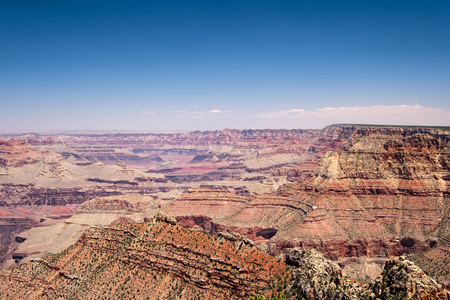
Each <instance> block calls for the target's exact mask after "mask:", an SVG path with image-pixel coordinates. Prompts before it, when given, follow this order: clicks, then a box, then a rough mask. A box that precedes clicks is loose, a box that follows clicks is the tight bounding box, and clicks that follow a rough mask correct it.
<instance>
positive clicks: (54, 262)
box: [0, 214, 290, 299]
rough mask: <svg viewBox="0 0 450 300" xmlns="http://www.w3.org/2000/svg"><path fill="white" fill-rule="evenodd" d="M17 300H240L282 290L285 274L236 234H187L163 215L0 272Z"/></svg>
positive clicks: (1, 285)
mask: <svg viewBox="0 0 450 300" xmlns="http://www.w3.org/2000/svg"><path fill="white" fill-rule="evenodd" d="M0 276H1V277H2V280H1V281H0V296H1V297H2V298H11V297H12V298H20V299H55V298H65V299H69V298H77V299H100V298H109V299H113V298H114V299H118V298H123V297H125V298H129V297H130V295H133V297H134V298H136V299H163V298H164V299H170V298H173V299H246V298H248V297H249V296H251V295H254V294H263V295H271V294H274V293H278V292H279V291H282V290H283V289H284V288H285V282H287V280H289V278H290V273H289V268H288V267H287V266H286V265H285V264H284V263H283V262H282V261H279V260H277V259H275V258H273V257H271V256H269V255H267V254H264V253H262V252H260V251H259V250H258V249H256V248H255V247H253V246H252V245H251V244H250V243H248V242H247V241H245V239H244V240H241V239H240V238H236V235H233V236H231V238H230V237H228V236H227V235H226V234H225V235H215V236H210V235H206V234H204V233H201V232H195V231H189V230H186V229H184V228H182V227H181V226H179V225H177V224H176V222H175V221H174V220H173V219H171V218H169V217H166V216H164V215H161V214H158V215H157V216H156V217H154V218H152V219H150V220H149V221H148V222H145V223H129V224H119V225H115V226H109V227H103V226H92V227H91V228H90V229H89V230H87V231H86V232H85V233H84V234H83V236H82V237H81V238H80V239H79V240H78V242H77V243H76V244H74V245H73V246H71V247H70V248H68V249H66V250H64V251H63V252H61V253H59V254H57V255H51V256H47V257H44V258H42V259H35V260H33V261H31V262H29V263H27V264H24V265H21V266H19V267H16V268H12V269H10V270H7V271H4V272H2V273H0Z"/></svg>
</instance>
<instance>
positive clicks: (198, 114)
mask: <svg viewBox="0 0 450 300" xmlns="http://www.w3.org/2000/svg"><path fill="white" fill-rule="evenodd" d="M232 112H233V111H232V110H220V109H213V110H210V111H188V110H186V109H183V110H174V111H173V113H174V114H175V118H179V119H180V118H192V119H201V118H206V117H216V118H220V117H232V116H233V114H232Z"/></svg>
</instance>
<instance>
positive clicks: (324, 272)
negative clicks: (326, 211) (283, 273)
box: [286, 249, 364, 300]
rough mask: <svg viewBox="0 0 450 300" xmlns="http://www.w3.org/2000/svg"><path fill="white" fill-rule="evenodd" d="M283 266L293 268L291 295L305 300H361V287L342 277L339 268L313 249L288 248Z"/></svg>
mask: <svg viewBox="0 0 450 300" xmlns="http://www.w3.org/2000/svg"><path fill="white" fill-rule="evenodd" d="M286 263H288V264H290V265H293V266H294V267H295V269H294V270H293V271H292V275H293V280H294V283H293V285H292V286H291V293H292V294H294V295H299V296H301V297H302V298H306V299H355V300H356V299H361V298H360V297H361V296H362V295H363V294H364V287H363V286H362V285H361V284H359V283H357V282H355V281H354V280H351V279H349V278H345V277H344V276H343V275H342V270H341V268H340V267H339V266H338V265H337V264H335V263H333V262H331V261H330V260H327V259H325V258H324V257H323V256H322V254H320V253H319V252H317V251H316V250H314V249H310V250H307V251H304V250H298V249H288V250H287V251H286Z"/></svg>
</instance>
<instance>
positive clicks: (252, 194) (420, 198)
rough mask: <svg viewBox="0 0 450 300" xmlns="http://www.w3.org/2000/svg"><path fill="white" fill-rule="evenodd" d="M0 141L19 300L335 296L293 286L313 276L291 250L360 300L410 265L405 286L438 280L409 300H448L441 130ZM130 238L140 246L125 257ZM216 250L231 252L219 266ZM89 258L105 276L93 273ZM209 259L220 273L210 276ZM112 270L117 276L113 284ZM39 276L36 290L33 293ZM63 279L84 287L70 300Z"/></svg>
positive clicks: (447, 179)
mask: <svg viewBox="0 0 450 300" xmlns="http://www.w3.org/2000/svg"><path fill="white" fill-rule="evenodd" d="M1 139H2V140H1V141H0V229H1V230H0V242H1V245H0V262H1V264H2V267H3V269H4V270H6V271H4V272H3V273H2V275H1V276H4V277H5V278H8V279H7V280H9V282H11V280H12V281H13V282H18V284H19V285H22V286H23V285H26V284H28V285H29V284H32V286H33V288H32V289H29V290H23V291H24V293H25V294H22V295H27V296H26V297H29V298H30V299H34V297H35V298H38V296H39V295H44V294H45V295H47V297H48V298H53V297H55V295H59V296H61V297H81V296H82V295H87V294H77V293H75V292H74V289H75V287H77V288H79V287H80V286H79V284H80V283H81V282H82V286H84V287H83V289H84V290H86V293H88V295H91V296H90V297H93V298H96V296H95V295H100V294H101V293H105V292H106V293H112V294H108V295H110V296H112V295H125V294H126V292H123V289H124V290H125V291H126V290H128V291H131V290H133V291H135V290H136V289H138V290H141V291H142V287H143V286H146V287H147V288H150V289H152V290H154V291H158V293H159V294H155V295H158V296H155V298H154V299H158V297H163V296H164V295H166V294H164V293H169V294H170V293H172V294H171V295H177V296H176V298H177V297H178V298H180V299H194V298H195V297H197V296H198V297H212V296H214V297H216V298H217V299H221V298H232V299H233V298H235V299H241V298H248V297H251V296H255V295H265V296H270V295H272V296H275V295H277V293H279V292H282V293H284V295H291V296H292V297H294V296H295V295H298V293H302V295H303V297H312V298H316V297H318V295H319V294H317V293H319V292H321V293H330V291H329V290H327V289H329V286H328V285H327V286H326V287H323V289H324V290H321V291H319V288H316V289H310V290H301V289H300V290H295V291H294V290H293V289H292V285H291V286H290V287H288V286H289V284H287V283H286V282H291V281H292V282H293V281H295V280H297V282H298V281H300V282H301V281H302V280H303V281H304V285H307V284H311V282H312V281H314V280H316V279H317V278H316V279H312V278H309V277H308V278H309V279H308V278H306V277H305V276H304V274H303V273H301V271H299V269H298V268H299V266H300V263H299V262H298V261H299V259H300V258H299V257H298V255H300V254H298V253H300V252H298V253H297V252H295V253H297V254H295V253H294V252H292V251H293V250H292V249H293V248H296V249H297V250H296V251H303V252H301V253H303V254H301V255H309V256H310V258H308V259H312V260H313V261H315V262H316V263H317V264H318V265H320V264H322V267H323V268H331V269H333V270H335V271H333V272H335V273H336V272H337V273H336V274H335V277H339V278H341V277H342V280H341V279H340V280H339V284H338V283H333V284H334V285H335V286H338V287H340V288H342V289H343V290H346V289H347V288H348V289H350V290H353V291H354V293H355V295H359V296H358V297H360V296H361V295H369V296H370V294H371V293H374V295H378V294H380V295H381V294H383V293H385V294H383V295H385V296H386V295H387V294H386V293H388V292H386V291H387V290H386V283H384V281H383V280H385V279H386V278H387V277H388V276H391V275H392V274H391V273H392V272H393V271H392V269H395V270H397V268H398V265H399V264H406V265H407V267H401V268H406V269H408V268H410V269H411V272H412V273H411V274H413V273H414V272H415V273H414V274H416V275H417V274H419V273H420V272H422V270H424V271H426V273H427V274H428V275H430V276H431V277H430V278H429V277H427V279H426V280H425V279H424V278H425V277H423V276H425V275H424V274H423V276H422V275H420V276H419V275H417V276H416V275H414V276H415V277H414V276H413V277H414V278H415V279H414V280H416V279H417V278H419V277H420V278H421V279H420V280H425V281H426V282H428V283H427V284H425V285H423V286H427V287H430V288H429V290H427V291H425V292H424V291H421V292H417V291H418V290H417V291H416V292H417V293H419V294H420V295H422V296H423V299H426V297H429V296H430V295H431V294H430V293H431V292H430V290H433V292H432V293H434V294H432V295H434V297H443V298H442V299H448V298H445V297H447V296H445V295H447V294H445V290H444V289H443V288H442V287H444V288H445V287H446V288H449V287H450V277H449V276H450V275H449V274H450V271H449V270H450V269H449V268H450V267H449V259H448V253H449V249H450V245H449V242H450V236H449V232H450V229H449V224H450V223H449V212H450V207H449V188H448V187H449V183H450V129H449V128H445V127H400V126H369V125H364V126H363V125H330V126H327V127H325V128H323V129H321V130H308V129H305V130H300V129H298V130H283V129H277V130H269V129H267V130H234V129H225V130H222V131H206V132H200V131H195V132H189V133H167V134H164V133H158V134H156V133H155V134H152V133H148V134H144V133H136V134H134V133H108V134H106V133H101V134H37V133H29V134H4V135H3V136H2V137H1ZM155 216H159V217H155ZM155 218H156V219H155ZM158 218H159V219H158ZM149 222H150V223H149ZM161 222H162V223H161ZM133 224H134V225H133ZM149 224H153V225H149ZM161 224H168V225H164V226H162V225H161ZM158 226H159V227H161V226H162V227H161V228H159V227H158ZM174 226H175V227H174ZM172 227H173V228H175V229H173V230H175V231H173V230H172V229H170V228H172ZM114 228H115V229H114ZM157 228H159V229H157ZM181 228H184V229H181ZM169 229H170V230H171V231H170V232H165V230H169ZM115 230H116V231H117V230H119V231H120V232H121V233H120V234H119V235H120V236H116V235H115V234H114V232H116V231H115ZM161 230H162V231H161ZM185 230H188V231H185ZM137 232H139V233H137ZM174 232H175V233H174ZM172 234H174V236H172ZM127 235H131V236H133V237H135V238H136V239H137V240H136V241H133V242H131V244H130V245H131V248H130V247H129V246H127V243H129V238H130V237H129V236H128V237H127ZM191 235H192V236H191ZM138 236H139V238H138ZM183 236H185V237H183ZM186 236H190V237H189V238H186ZM147 237H148V238H150V237H151V239H153V240H154V241H155V242H156V241H157V243H162V245H164V247H163V246H161V247H156V246H155V247H156V248H154V249H146V248H145V247H147V246H145V247H144V246H143V244H142V245H141V244H139V243H143V241H144V240H145V239H146V238H147ZM200 237H201V240H202V241H200ZM227 238H228V240H227ZM167 239H170V240H171V241H173V240H174V239H176V241H177V242H176V243H175V242H174V244H171V243H170V242H169V240H167ZM196 239H199V241H198V242H193V241H194V240H195V241H196ZM223 239H225V240H227V241H231V242H232V243H234V244H230V245H225V244H223V242H221V241H222V240H223ZM184 243H192V244H186V245H185V244H184ZM217 243H219V244H217ZM238 244H239V245H240V246H239V245H238ZM119 245H121V246H119ZM198 247H202V249H199V248H198ZM211 247H212V248H211ZM214 247H228V248H229V249H228V248H227V249H223V250H220V251H219V250H217V249H216V250H212V249H214ZM242 247H243V248H242ZM237 248H239V249H237ZM106 249H109V250H108V251H109V252H108V251H107V252H105V251H106ZM112 249H114V250H112ZM180 249H183V251H184V252H183V253H181V252H179V251H181V250H180ZM232 249H234V250H232ZM97 251H99V252H98V253H97ZM217 251H219V252H220V253H230V254H228V255H226V256H224V257H222V258H219V257H217V258H213V257H212V256H211V253H216V252H217ZM233 251H236V252H233ZM242 251H243V252H242ZM305 251H306V252H305ZM308 251H309V252H308ZM311 251H316V252H317V254H316V252H311ZM232 252H233V253H234V254H231V253H232ZM145 253H146V254H145ZM174 253H175V254H174ZM248 253H252V254H251V255H255V257H254V258H252V257H250V256H249V254H248ZM305 253H307V254H305ZM48 255H50V256H48ZM97 255H98V256H100V257H102V259H104V260H105V261H109V262H110V265H108V266H107V267H105V266H102V267H101V266H100V265H98V262H97V265H96V261H97V260H98V258H97V259H96V257H97ZM142 255H143V257H142ZM146 255H148V256H146ZM293 255H294V256H295V259H294V258H292V256H293ZM47 256H48V258H46V257H47ZM309 256H308V257H309ZM73 257H77V258H76V260H75V261H74V258H73ZM177 257H184V258H186V259H188V261H189V263H187V262H186V259H181V258H177ZM226 257H227V258H226ZM230 257H232V258H230ZM289 257H291V259H290V258H289ZM311 257H312V258H311ZM206 258H207V259H206ZM244 258H245V259H244ZM205 259H206V261H205ZM242 259H244V260H242ZM258 259H261V260H264V261H265V263H264V264H265V265H264V268H263V269H264V270H263V269H261V270H259V269H258V268H261V265H260V264H259V263H257V261H258ZM280 259H281V260H280ZM302 259H304V258H302ZM305 259H306V258H305ZM406 259H409V260H412V261H414V263H415V264H416V265H417V266H418V267H417V266H415V265H413V264H412V263H411V262H409V261H407V260H406ZM228 260H229V262H227V261H228ZM283 261H284V262H283ZM75 262H77V264H74V263H75ZM213 262H215V263H218V265H217V266H215V267H214V268H216V271H214V272H213V271H211V270H210V269H208V268H211V266H212V264H213ZM319 262H321V263H319ZM215 263H214V264H215ZM230 264H231V265H230ZM272 264H273V265H272ZM324 264H325V265H326V267H324ZM130 265H133V266H140V267H139V268H138V269H127V268H129V266H130ZM238 265H239V266H238ZM181 266H184V267H181ZM330 266H332V267H330ZM11 267H13V268H12V269H10V268H11ZM63 267H64V268H65V269H64V271H61V270H62V269H61V268H63ZM419 267H420V268H421V269H422V270H421V269H420V268H419ZM42 268H44V269H42ZM95 268H102V270H103V271H102V272H101V273H98V274H102V275H101V276H100V275H98V276H99V278H100V277H101V280H99V281H98V282H97V281H96V280H95V279H93V277H89V278H87V277H86V276H88V275H86V276H85V277H83V276H81V275H80V274H92V276H94V274H97V273H96V271H95ZM233 268H234V269H236V270H239V271H238V273H239V276H238V275H233V274H234V273H233V272H234V271H233V272H232V270H233ZM268 268H269V269H270V270H271V272H269V273H267V274H266V273H265V272H266V271H267V270H269V269H268ZM389 268H390V269H389ZM125 269H127V270H128V271H124V270H125ZM144 270H145V271H144ZM195 270H197V271H195ZM249 270H252V271H249ZM274 270H276V271H274ZM272 271H273V272H272ZM30 272H31V273H30ZM33 272H34V273H33ZM42 272H43V273H42ZM117 272H121V274H122V275H123V276H122V275H121V276H122V277H123V278H122V277H120V278H117V277H114V278H112V277H108V276H111V275H108V274H109V273H114V274H115V273H117ZM211 272H212V273H211ZM274 272H275V273H274ZM277 272H278V273H277ZM328 273H329V272H328ZM422 273H423V272H422ZM422 273H420V274H422ZM32 274H39V275H36V276H37V277H39V278H41V279H39V280H40V281H39V282H33V283H31V282H32V281H33V280H34V279H33V278H35V277H34V276H35V275H32ZM58 274H59V275H58ZM61 274H63V275H61ZM68 274H71V275H70V276H69V275H68ZM74 274H78V275H74ZM127 274H128V275H127ZM133 274H134V275H133ZM149 274H151V276H150V275H149ZM249 274H258V276H260V277H261V278H259V277H258V279H255V278H254V277H252V276H253V275H252V276H250V275H249ZM276 274H278V275H276ZM302 274H303V275H302ZM333 274H334V273H333ZM125 275H126V276H125ZM338 275H339V276H338ZM89 276H91V275H89ZM96 276H97V275H96ZM127 276H128V277H129V278H128V277H127ZM148 276H150V277H151V280H147V279H145V280H144V277H145V278H148ZM255 276H256V275H255ZM380 276H381V277H380ZM408 276H409V275H408ZM411 276H412V275H411ZM411 276H410V277H408V278H409V279H408V280H412V279H411V278H413V277H411ZM70 277H72V278H70ZM75 277H76V278H78V279H80V278H83V280H74V278H75ZM127 278H128V279H127ZM305 278H306V279H305ZM314 278H315V277H314ZM345 278H352V279H351V280H353V281H355V280H357V281H358V282H361V284H364V288H362V289H357V288H356V287H353V285H352V284H353V283H351V282H352V281H346V280H347V279H345ZM405 278H406V277H405ZM432 278H434V279H432ZM19 279H20V280H19ZM68 280H69V282H78V283H74V285H73V287H72V288H71V289H67V287H64V286H65V285H66V284H67V281H68ZM255 280H256V281H257V282H258V284H254V281H255ZM305 280H306V281H307V282H306V281H305ZM311 280H312V281H311ZM386 280H387V279H386ZM405 280H406V279H405ZM417 280H418V279H417ZM109 281H114V282H116V284H115V285H108V284H106V283H105V282H109ZM435 281H436V282H438V283H439V284H440V285H439V284H438V283H436V282H435ZM27 282H28V283H27ZM432 282H435V284H436V287H433V288H431V286H432V285H433V284H432ZM12 286H14V285H12ZM410 286H411V285H410ZM410 286H408V289H410ZM438 286H439V287H438ZM118 287H120V289H121V290H120V291H119V290H118ZM139 287H141V288H139ZM316 287H317V286H316ZM350 287H352V288H350ZM11 288H12V287H11ZM105 289H106V290H105ZM108 289H111V291H112V292H111V291H110V290H108ZM0 290H1V289H0ZM337 290H339V288H338V289H337ZM369 290H370V293H369V292H368V291H369ZM402 291H403V290H402ZM404 291H405V293H406V290H404ZM407 292H408V293H410V294H411V295H413V294H414V292H412V293H411V290H408V291H407ZM2 293H3V294H2V295H6V294H8V293H9V295H11V289H9V290H8V289H6V290H5V289H3V290H2ZM96 293H99V294H96ZM117 293H118V294H117ZM121 293H122V294H121ZM155 293H156V292H155ZM364 293H366V294H364ZM367 293H368V294H367ZM377 293H378V294H377ZM389 293H393V292H392V291H390V292H389ZM169 294H167V295H169ZM64 295H65V296H64ZM167 295H166V296H167ZM330 295H336V294H330ZM405 295H406V294H405ZM408 295H409V294H408ZM411 295H409V296H411ZM438 295H439V296H438ZM443 295H444V296H443ZM136 296H137V298H142V297H144V294H142V293H141V294H139V293H137V294H136ZM369 296H367V297H369ZM422 296H421V297H422ZM330 297H331V296H330ZM333 297H334V296H333ZM349 297H350V296H349ZM355 297H356V296H355ZM361 297H362V296H361ZM364 297H365V296H364ZM411 297H412V296H411ZM19 298H20V297H19ZM355 299H357V298H355Z"/></svg>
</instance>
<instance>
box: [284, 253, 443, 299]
mask: <svg viewBox="0 0 450 300" xmlns="http://www.w3.org/2000/svg"><path fill="white" fill-rule="evenodd" d="M286 262H287V263H288V264H290V265H293V266H294V267H295V268H294V269H293V270H292V275H293V284H292V285H291V286H290V287H289V289H288V290H289V292H288V295H291V296H296V297H297V299H299V298H306V299H355V300H356V299H445V300H447V299H450V292H449V291H447V290H445V289H444V288H443V287H442V286H441V285H439V284H437V283H436V282H435V281H434V280H433V279H432V278H431V277H429V276H428V275H426V274H425V273H424V272H423V271H422V270H421V269H420V268H419V267H417V266H415V265H414V263H413V262H411V261H408V260H406V259H405V258H404V257H397V258H394V259H391V260H389V261H387V262H386V264H385V266H384V271H383V272H382V273H381V275H380V276H378V277H377V278H376V279H375V280H374V281H372V282H370V283H368V284H363V283H360V282H356V281H355V280H352V279H350V278H348V277H345V276H343V273H342V270H341V268H340V267H339V266H338V265H337V264H335V263H333V262H331V261H329V260H327V259H325V258H324V257H323V256H322V255H321V254H320V253H319V252H317V251H316V250H314V249H310V250H299V249H288V250H287V251H286Z"/></svg>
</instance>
